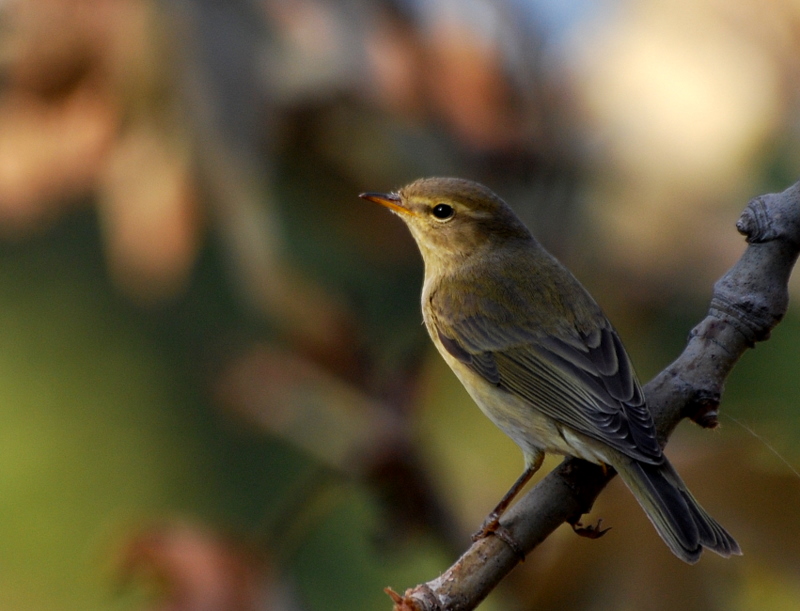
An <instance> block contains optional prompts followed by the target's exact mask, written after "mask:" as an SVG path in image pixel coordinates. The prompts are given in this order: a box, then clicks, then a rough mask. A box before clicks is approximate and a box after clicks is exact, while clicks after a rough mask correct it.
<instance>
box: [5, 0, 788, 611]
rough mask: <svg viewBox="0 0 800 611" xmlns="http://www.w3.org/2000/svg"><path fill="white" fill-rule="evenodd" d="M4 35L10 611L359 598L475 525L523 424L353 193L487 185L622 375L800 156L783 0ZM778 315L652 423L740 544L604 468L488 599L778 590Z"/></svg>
mask: <svg viewBox="0 0 800 611" xmlns="http://www.w3.org/2000/svg"><path fill="white" fill-rule="evenodd" d="M0 66H2V71H0V74H1V75H2V79H0V346H1V347H2V349H0V423H2V425H1V426H0V609H1V610H2V611H6V610H8V611H18V610H19V611H23V610H24V611H30V610H42V611H49V610H63V609H80V610H82V611H92V610H95V609H96V610H106V609H108V610H120V611H122V610H125V611H127V610H154V611H155V610H161V611H200V610H202V611H216V610H226V611H227V610H232V611H249V610H255V609H259V610H291V611H327V610H338V609H353V610H359V609H365V610H366V609H380V608H383V609H388V608H390V604H391V603H390V600H389V599H388V598H387V597H386V595H385V594H384V593H383V592H382V589H383V588H384V587H385V586H391V587H393V588H394V589H395V590H397V591H399V592H402V591H403V590H404V589H405V588H407V587H410V586H413V585H415V584H417V583H420V582H423V581H427V580H429V579H431V578H433V577H435V576H436V575H438V574H439V573H440V572H441V571H443V570H444V569H445V568H446V567H447V566H449V564H450V563H451V562H452V561H453V560H454V559H455V558H456V557H457V555H458V554H459V553H460V552H461V551H463V550H464V549H465V548H466V547H467V546H468V544H469V533H471V532H473V531H474V530H475V529H476V528H477V526H478V525H479V524H480V522H481V520H482V519H483V517H484V515H485V514H486V513H487V512H488V511H489V510H490V509H491V508H492V507H493V506H494V504H495V502H496V501H497V500H498V499H499V497H500V496H501V495H502V493H503V492H505V490H506V489H507V487H508V486H509V485H510V484H511V482H512V481H513V480H514V479H515V478H516V477H517V475H518V474H519V472H520V471H521V469H522V466H523V465H522V459H521V455H520V452H519V450H518V449H517V448H516V447H515V446H514V445H513V443H512V442H511V441H510V440H508V439H506V438H505V437H504V436H503V435H502V433H500V432H499V431H497V430H495V429H494V427H493V426H492V425H491V424H490V423H489V422H488V421H487V420H485V418H484V417H483V416H482V414H481V413H480V412H479V411H478V410H477V409H476V408H475V406H474V405H473V404H472V402H471V401H470V400H469V399H468V398H467V396H466V394H465V393H464V391H463V390H462V388H461V387H460V385H459V384H458V383H457V381H456V380H455V378H454V377H453V376H452V374H451V373H450V371H449V370H448V369H447V368H446V366H445V365H444V364H443V362H442V361H441V360H440V358H439V357H438V355H436V354H435V353H434V350H433V347H432V345H431V344H430V342H429V340H428V338H427V337H426V335H425V331H424V329H423V327H422V326H421V324H420V323H421V315H420V312H419V297H418V295H419V292H420V288H421V278H422V267H421V260H420V257H419V255H418V253H417V251H416V247H415V246H414V244H413V242H412V240H411V238H410V236H409V235H408V234H407V231H406V229H405V227H404V226H403V224H402V223H401V222H400V221H399V220H398V219H396V218H394V217H393V216H392V215H391V214H389V213H388V212H387V211H386V210H384V209H381V208H379V207H378V206H371V205H369V204H368V203H366V202H364V201H361V200H359V199H358V197H357V195H358V193H359V192H361V191H364V190H372V191H389V190H392V189H395V188H398V187H400V186H402V185H403V184H405V183H406V182H409V181H410V180H412V179H414V178H417V177H420V176H429V175H457V176H463V177H468V178H472V179H474V180H478V181H481V182H484V183H485V184H487V185H489V186H490V187H491V188H492V189H493V190H494V191H496V192H497V193H499V194H500V195H501V196H502V197H504V198H505V199H506V200H507V201H509V202H510V203H511V204H512V205H513V207H514V208H515V209H516V210H517V212H518V213H519V214H520V216H522V217H523V218H524V219H525V221H526V222H527V223H528V224H529V225H530V226H531V227H532V228H533V229H534V233H535V234H536V235H537V236H538V237H539V238H540V239H541V240H542V241H543V242H544V243H545V245H546V246H547V247H548V248H549V249H550V250H551V251H552V252H554V254H556V255H557V256H558V257H559V258H561V259H562V261H564V262H565V263H566V264H567V265H568V266H569V267H570V268H571V269H572V270H573V272H574V273H575V274H576V275H577V276H578V277H579V279H580V280H581V281H582V282H583V283H584V284H585V285H586V286H587V287H588V288H589V289H590V290H591V291H592V292H593V293H594V295H595V296H596V298H597V299H598V301H599V302H600V303H601V305H602V306H603V307H604V309H605V310H606V313H607V314H608V315H609V317H610V318H611V319H612V320H613V321H614V323H615V324H616V326H617V327H618V329H619V331H620V334H621V335H622V337H623V340H624V341H625V342H626V345H627V346H628V349H629V351H630V353H631V355H632V358H633V361H634V363H636V365H637V368H638V371H639V374H640V377H641V378H642V379H643V381H646V380H648V379H650V377H652V376H653V375H654V374H655V373H656V372H658V371H659V370H660V369H661V368H663V367H664V366H666V365H667V364H668V363H669V362H670V361H671V360H672V359H674V358H675V357H676V356H677V355H678V354H679V352H680V351H681V349H682V347H683V345H684V343H685V338H686V336H687V334H688V332H689V331H690V329H691V328H692V327H693V326H694V325H695V324H696V323H697V322H698V321H699V320H700V319H701V318H702V317H703V316H704V314H705V312H706V308H707V305H708V300H709V297H710V294H711V289H712V285H713V282H714V281H715V280H716V279H717V278H718V277H719V276H720V275H721V274H722V273H723V272H724V271H725V270H726V269H727V268H728V267H729V266H730V265H732V264H733V263H734V262H735V260H736V259H737V258H738V257H739V255H740V254H741V252H742V251H743V250H744V241H743V239H742V238H741V236H739V235H738V234H737V233H736V231H735V227H734V224H735V222H736V220H737V218H738V216H739V214H740V212H741V211H742V209H743V208H744V206H745V204H746V203H747V201H748V200H749V199H750V198H751V197H754V196H756V195H759V194H761V193H765V192H772V191H781V190H783V189H785V188H787V187H788V186H789V185H791V184H792V183H794V182H795V181H796V180H798V178H800V172H799V171H798V168H799V167H800V93H799V92H800V90H799V89H798V83H800V3H798V1H797V0H773V1H772V2H768V3H765V2H759V1H757V0H734V1H729V2H719V1H716V0H677V1H673V2H670V3H663V2H658V1H656V0H639V1H625V0H568V1H565V0H495V1H491V0H462V1H460V2H457V1H456V0H385V1H381V0H338V1H334V0H327V1H326V0H235V1H234V0H230V1H228V2H224V3H223V2H217V1H215V0H160V1H159V0H5V1H3V2H0ZM798 288H800V285H798V284H797V283H795V285H794V287H793V294H794V296H795V298H796V297H797V294H798ZM799 343H800V312H798V310H797V309H796V307H795V304H794V303H793V304H791V305H790V309H789V313H788V315H787V317H786V319H785V321H784V322H783V323H782V324H781V325H780V326H779V327H778V328H777V329H776V330H775V332H774V333H773V338H772V339H771V340H770V341H769V342H766V343H764V344H761V345H759V346H758V348H757V350H755V351H751V353H749V354H747V355H746V356H745V358H743V359H742V362H741V363H740V364H739V365H738V366H737V368H736V370H735V371H734V373H733V375H732V377H731V378H730V380H729V382H728V384H727V390H726V394H725V396H724V400H723V416H722V426H721V427H720V429H718V430H716V431H713V432H709V431H701V430H699V429H698V428H697V427H695V426H694V425H691V424H689V423H684V424H683V425H682V426H681V427H680V428H679V430H678V432H677V433H676V435H675V436H674V438H673V441H672V442H671V443H670V445H669V448H668V454H669V455H670V457H671V458H672V459H673V461H674V462H675V464H676V466H677V468H678V470H679V471H681V473H682V474H683V475H684V477H685V479H686V480H687V483H688V484H689V486H690V487H691V488H692V490H693V491H694V493H695V494H696V496H697V497H698V498H699V499H700V500H701V502H702V503H703V505H704V506H705V507H706V508H707V509H708V510H709V512H710V513H712V514H713V515H714V516H715V517H717V518H718V519H719V521H720V522H722V523H723V524H724V525H725V526H726V527H727V528H728V529H729V530H730V531H731V532H732V533H733V534H734V535H735V536H736V537H737V539H738V540H739V542H740V544H741V545H742V548H743V549H744V552H745V555H744V556H743V557H742V558H736V559H733V560H729V561H725V560H722V559H720V558H717V557H715V556H713V555H710V554H709V555H706V556H704V558H703V559H702V561H701V562H700V563H699V565H697V566H695V567H688V566H685V565H683V564H682V563H681V562H679V561H678V560H676V559H675V558H673V557H672V555H671V554H670V553H669V551H668V550H667V548H666V547H665V546H664V545H663V544H662V543H661V541H660V539H659V538H658V536H657V535H656V534H655V531H654V530H653V529H652V528H651V526H650V524H649V523H648V521H647V519H646V518H645V516H644V514H643V513H642V512H641V510H640V509H639V508H638V506H636V504H635V501H634V500H633V498H632V497H631V496H630V494H629V493H628V492H627V491H626V490H625V489H624V486H623V485H622V484H621V483H620V482H618V481H616V480H615V481H614V482H612V484H611V485H610V487H609V488H608V490H607V491H606V492H604V493H603V495H602V496H601V498H600V499H599V500H598V502H597V504H596V506H595V509H594V511H593V512H592V518H598V517H602V518H603V519H604V522H603V524H604V525H607V526H612V527H613V530H612V531H611V532H610V533H609V534H608V535H607V536H605V537H604V538H602V539H599V540H597V541H590V540H588V539H582V538H578V537H576V536H575V535H574V534H573V533H572V532H571V530H570V529H569V528H562V529H560V530H558V531H557V532H556V533H555V534H554V535H553V536H552V537H550V538H549V539H548V540H547V541H546V542H545V543H544V544H543V545H542V546H541V547H540V548H539V549H537V550H536V551H535V552H534V553H533V554H532V555H531V556H530V557H529V558H528V559H527V560H526V562H525V563H524V564H522V565H521V566H519V567H518V568H516V569H515V570H514V572H513V573H512V574H511V576H510V577H509V578H508V579H507V580H505V582H504V583H503V584H502V585H501V587H500V588H498V590H497V591H496V592H495V593H493V594H492V596H491V597H490V598H489V599H488V600H487V602H486V603H484V606H483V608H485V609H510V610H527V609H530V610H534V609H536V610H549V609H552V610H558V609H575V610H580V609H592V610H603V609H646V610H655V611H657V610H662V609H663V610H668V609H670V610H671V609H676V608H680V609H683V610H684V611H691V610H695V609H697V610H700V609H703V610H709V609H711V610H714V609H720V610H722V609H725V610H734V611H745V610H750V609H759V610H776V611H782V610H789V609H792V610H794V609H796V608H797V601H798V600H800V520H798V519H797V518H798V516H800V475H798V473H797V471H796V470H797V469H798V467H800V451H799V450H798V447H800V444H798V443H797V440H798V438H800V413H799V412H798V410H797V404H798V400H799V399H800V375H798V368H799V367H798V365H799V363H800V361H799V360H798V353H797V346H798V344H799ZM731 418H733V419H735V420H732V419H731ZM740 425H741V426H740ZM747 429H751V430H752V433H751V432H749V431H748V430H747ZM772 450H774V452H773V451H772ZM776 452H777V453H778V454H780V456H781V457H782V459H781V458H778V457H776V455H775V453H776ZM557 460H558V459H557V458H551V459H548V462H547V463H546V465H545V469H543V471H547V470H549V467H550V466H552V465H554V464H556V462H557ZM792 465H793V467H792Z"/></svg>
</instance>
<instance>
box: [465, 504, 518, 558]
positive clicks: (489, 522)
mask: <svg viewBox="0 0 800 611" xmlns="http://www.w3.org/2000/svg"><path fill="white" fill-rule="evenodd" d="M489 535H494V536H495V537H497V538H498V539H500V540H501V541H502V542H504V543H505V544H506V545H508V547H510V548H511V551H512V552H514V554H516V555H517V556H518V557H519V559H520V560H525V552H523V551H522V548H521V547H520V545H519V543H517V542H516V540H515V539H514V537H513V536H512V535H511V532H509V530H508V529H507V528H506V527H505V526H502V525H501V524H500V518H498V517H497V516H495V515H492V514H490V515H489V517H488V518H486V520H485V521H484V522H483V524H482V525H481V527H480V529H479V530H478V531H477V532H475V533H473V535H472V541H473V543H474V542H476V541H480V540H481V539H485V538H486V537H488V536H489Z"/></svg>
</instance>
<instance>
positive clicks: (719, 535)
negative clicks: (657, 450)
mask: <svg viewBox="0 0 800 611" xmlns="http://www.w3.org/2000/svg"><path fill="white" fill-rule="evenodd" d="M618 463H619V464H615V465H614V467H615V468H616V470H617V472H618V473H619V475H620V477H621V478H622V480H623V481H624V482H625V484H626V485H627V486H628V488H629V489H630V490H631V492H632V493H633V495H634V496H635V497H636V500H637V501H639V504H640V505H641V506H642V508H643V509H644V511H645V513H646V514H647V517H648V518H650V521H651V522H652V523H653V526H655V528H656V530H657V531H658V534H659V535H660V536H661V538H662V539H663V540H664V542H665V543H666V544H667V546H669V548H670V549H671V550H672V552H673V553H674V554H675V555H676V556H678V558H680V559H681V560H684V561H685V562H688V563H690V564H694V563H695V562H697V561H698V560H699V559H700V554H701V553H702V551H703V548H704V547H706V548H708V549H710V550H712V551H714V552H716V553H718V554H719V555H720V556H724V557H726V558H727V557H728V556H731V555H734V554H737V555H738V554H741V553H742V552H741V550H740V549H739V545H738V544H737V543H736V541H735V540H734V538H733V537H731V535H730V534H728V532H727V531H726V530H725V529H724V528H723V527H722V526H720V525H719V523H718V522H717V521H716V520H714V518H712V517H711V516H709V515H708V513H706V511H705V510H704V509H703V508H702V507H701V506H700V504H699V503H698V502H697V501H696V500H695V498H694V497H693V496H692V494H691V492H689V490H688V489H687V488H686V484H684V483H683V480H681V478H680V476H679V475H678V473H677V471H675V469H674V467H673V466H672V465H671V464H670V463H669V462H668V461H667V460H666V458H665V459H664V462H663V463H662V464H660V465H649V464H645V463H642V462H639V461H636V460H633V459H631V458H628V457H622V459H621V460H619V461H618Z"/></svg>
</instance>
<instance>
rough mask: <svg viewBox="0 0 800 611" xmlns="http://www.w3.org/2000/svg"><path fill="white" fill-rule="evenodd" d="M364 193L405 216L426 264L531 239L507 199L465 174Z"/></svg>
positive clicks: (444, 263)
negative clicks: (381, 191) (464, 176)
mask: <svg viewBox="0 0 800 611" xmlns="http://www.w3.org/2000/svg"><path fill="white" fill-rule="evenodd" d="M360 197H361V198H363V199H366V200H369V201H372V202H376V203H378V204H381V205H382V206H386V207H387V208H389V209H390V210H391V211H392V212H395V213H396V214H397V215H398V216H399V217H400V218H401V219H403V221H405V223H406V225H408V228H409V229H410V230H411V234H412V235H413V236H414V239H415V240H416V241H417V245H418V246H419V249H420V251H421V252H422V257H423V259H424V260H425V265H426V268H429V267H430V266H439V265H445V266H446V265H448V264H452V263H453V262H454V261H456V260H464V259H467V258H469V257H470V256H471V255H473V254H475V253H477V252H485V249H487V248H489V249H496V248H498V247H501V246H503V245H504V244H507V243H510V242H514V241H518V240H530V239H531V234H530V232H529V231H528V229H527V228H526V227H525V225H524V224H523V223H522V221H520V220H519V218H517V216H516V215H515V214H514V212H513V211H512V210H511V208H509V207H508V205H507V204H506V203H505V202H504V201H503V200H502V199H500V198H499V197H498V196H497V195H495V194H494V193H492V192H491V191H490V190H489V189H487V188H486V187H484V186H483V185H480V184H478V183H476V182H472V181H469V180H464V179H461V178H422V179H420V180H417V181H415V182H412V183H411V184H409V185H407V186H405V187H403V188H402V189H400V190H399V191H397V192H395V193H362V194H361V195H360Z"/></svg>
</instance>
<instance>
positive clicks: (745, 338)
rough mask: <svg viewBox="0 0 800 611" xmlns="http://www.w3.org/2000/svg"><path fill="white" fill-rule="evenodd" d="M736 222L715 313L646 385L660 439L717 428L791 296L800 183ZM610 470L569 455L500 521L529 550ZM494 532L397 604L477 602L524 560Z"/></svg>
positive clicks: (582, 504)
mask: <svg viewBox="0 0 800 611" xmlns="http://www.w3.org/2000/svg"><path fill="white" fill-rule="evenodd" d="M736 227H737V229H738V230H739V232H740V233H742V234H743V235H744V236H745V237H746V238H747V242H748V244H749V246H748V248H747V250H746V251H745V252H744V254H743V255H742V257H741V258H740V259H739V261H737V263H736V264H735V265H734V266H733V267H732V268H731V269H730V270H728V272H727V273H726V274H725V275H724V276H723V277H722V278H720V280H719V281H717V283H716V284H715V285H714V294H713V296H712V299H711V304H710V307H709V310H708V314H707V316H706V317H705V319H704V320H703V321H702V322H701V323H700V324H698V325H697V326H696V327H695V328H694V329H693V330H692V332H691V334H690V336H689V341H688V344H687V346H686V349H685V350H684V351H683V353H682V354H681V355H680V356H679V357H678V359H677V360H676V361H675V362H673V363H672V364H671V365H669V366H668V367H667V368H666V369H664V370H663V371H662V372H661V373H660V374H658V375H657V376H656V377H655V378H654V379H653V380H651V381H650V382H649V383H648V384H647V385H646V386H645V387H644V391H645V395H646V397H647V402H648V405H649V406H650V409H651V411H652V413H653V417H654V419H655V422H656V427H657V428H658V433H659V436H660V437H661V439H662V443H666V440H667V439H668V437H669V436H670V435H671V434H672V431H673V430H674V429H675V426H676V425H677V424H678V422H680V420H681V419H683V418H687V417H688V418H691V419H692V420H694V421H695V422H696V423H698V424H699V425H700V426H703V427H706V428H713V427H715V426H717V424H718V420H717V416H718V407H719V402H720V397H721V395H722V389H723V384H724V381H725V378H726V377H727V376H728V374H729V373H730V371H731V369H733V366H734V365H735V364H736V361H738V360H739V357H741V355H742V354H743V353H744V351H745V350H747V349H748V348H751V347H753V346H754V345H755V342H758V341H763V340H766V339H768V338H769V335H770V332H771V331H772V329H773V328H774V327H775V325H777V324H778V323H779V322H780V320H781V319H782V318H783V316H784V314H785V313H786V308H787V304H788V301H789V292H788V287H787V283H788V280H789V275H790V274H791V271H792V268H793V266H794V264H795V261H796V260H797V256H798V251H799V250H800V182H798V183H795V184H794V185H792V186H791V187H790V188H788V189H787V190H786V191H784V192H783V193H779V194H769V195H762V196H760V197H757V198H755V199H754V200H752V201H751V202H750V203H749V204H748V205H747V207H746V208H745V210H744V212H743V213H742V215H741V217H740V218H739V221H738V222H737V224H736ZM612 477H613V474H611V473H604V472H603V470H602V469H600V468H599V467H597V466H595V465H592V464H590V463H588V462H585V461H581V460H578V459H574V458H567V459H565V460H564V462H562V463H561V465H559V466H558V467H557V468H556V469H554V470H553V471H552V472H550V473H549V474H548V475H547V476H546V477H545V478H544V479H542V480H541V481H540V482H539V483H538V484H537V485H536V486H535V487H534V488H533V489H532V490H531V491H530V492H528V494H526V495H525V496H524V497H523V498H522V499H520V501H519V502H517V503H516V504H515V505H514V506H513V507H511V508H510V509H509V510H508V511H507V512H506V514H505V515H504V516H503V519H502V521H501V523H502V525H503V526H504V527H505V528H507V529H508V531H509V532H510V533H511V535H512V537H513V538H514V540H515V541H516V542H517V543H518V544H519V545H520V547H521V548H522V550H523V551H524V552H525V553H526V554H527V553H529V552H530V551H531V550H533V549H534V548H535V547H536V546H537V545H539V543H541V542H542V541H544V540H545V539H546V538H547V537H548V536H549V535H550V533H551V532H553V531H554V530H555V529H556V528H557V527H558V526H560V525H561V524H562V523H563V522H565V521H571V520H572V521H574V520H575V519H577V518H578V517H579V516H580V515H581V514H583V513H586V512H588V511H589V510H590V509H591V507H592V504H593V503H594V500H595V498H597V495H598V494H599V493H600V492H601V491H602V489H603V488H604V487H605V485H606V484H607V483H608V482H609V481H610V479H611V478H612ZM519 560H520V559H519V557H518V556H517V555H516V554H515V553H514V551H513V550H511V548H509V547H508V546H507V545H506V544H505V543H504V542H503V541H501V540H500V539H499V538H497V537H486V538H484V539H480V540H479V541H477V542H476V543H474V544H473V545H472V546H471V547H470V548H469V549H468V550H467V551H466V552H465V553H464V555H462V556H461V558H459V559H458V560H457V561H456V563H455V564H454V565H453V566H451V567H450V568H449V569H448V570H447V571H446V572H445V573H444V574H442V575H441V576H440V577H438V578H437V579H434V580H432V581H429V582H427V583H424V584H421V585H418V586H416V587H414V588H411V589H409V590H407V591H406V593H405V595H404V596H403V597H400V596H399V595H397V594H394V593H393V592H389V593H390V595H392V598H393V599H394V601H395V611H411V610H413V611H444V610H448V611H456V610H457V611H466V610H468V609H474V608H475V607H476V606H477V605H478V604H479V603H480V602H481V601H482V600H483V599H484V598H485V597H486V596H487V595H488V594H489V592H491V591H492V589H493V588H494V587H495V586H496V585H497V584H498V583H499V582H500V581H501V580H502V579H503V577H505V576H506V575H507V574H508V573H509V572H510V571H511V569H513V568H514V566H516V564H517V563H518V562H519Z"/></svg>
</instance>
